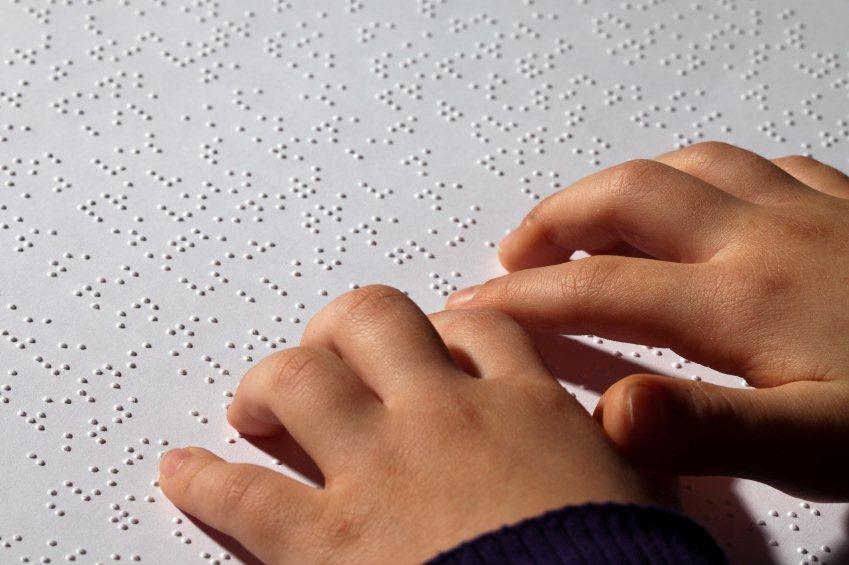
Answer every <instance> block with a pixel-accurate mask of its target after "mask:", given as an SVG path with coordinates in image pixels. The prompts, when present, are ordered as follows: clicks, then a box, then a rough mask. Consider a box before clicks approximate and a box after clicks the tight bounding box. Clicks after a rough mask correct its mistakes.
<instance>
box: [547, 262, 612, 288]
mask: <svg viewBox="0 0 849 565" xmlns="http://www.w3.org/2000/svg"><path fill="white" fill-rule="evenodd" d="M615 271H616V269H615V267H614V266H613V265H612V264H611V263H609V262H608V261H606V260H605V258H604V257H589V258H586V259H581V260H579V261H575V262H574V263H572V264H571V265H570V268H569V269H566V270H565V271H564V273H565V276H564V277H562V278H561V280H560V284H561V288H560V291H561V294H563V295H565V296H589V295H595V294H598V293H600V292H601V290H602V289H604V288H605V287H606V285H608V284H609V283H610V280H611V279H612V278H613V277H614V276H615Z"/></svg>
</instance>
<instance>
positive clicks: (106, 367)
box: [80, 363, 123, 402]
mask: <svg viewBox="0 0 849 565" xmlns="http://www.w3.org/2000/svg"><path fill="white" fill-rule="evenodd" d="M107 373H110V374H111V375H112V376H113V377H115V378H116V379H120V378H121V377H122V376H123V373H121V371H119V370H118V369H116V368H114V367H113V366H112V364H111V363H104V364H103V365H101V366H100V367H97V368H95V369H92V371H91V374H92V375H94V376H96V377H102V376H104V375H106V374H107ZM80 382H83V381H80ZM86 382H87V381H86ZM109 388H111V389H114V390H120V389H121V384H120V383H118V382H117V381H113V382H111V383H109ZM93 398H94V397H89V402H94V400H93Z"/></svg>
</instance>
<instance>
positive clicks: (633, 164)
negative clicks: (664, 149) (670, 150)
mask: <svg viewBox="0 0 849 565" xmlns="http://www.w3.org/2000/svg"><path fill="white" fill-rule="evenodd" d="M666 170H667V168H666V166H665V165H663V164H661V163H659V162H657V161H652V160H650V159H635V160H633V161H626V162H624V163H622V164H621V165H617V166H615V167H613V168H612V169H611V171H610V173H611V174H610V177H609V180H608V182H607V185H606V186H605V190H606V192H607V195H608V196H609V197H611V198H621V197H639V196H640V195H641V194H644V193H645V192H647V191H648V190H651V189H652V188H653V186H654V182H652V179H656V178H657V177H659V176H661V175H665V174H666Z"/></svg>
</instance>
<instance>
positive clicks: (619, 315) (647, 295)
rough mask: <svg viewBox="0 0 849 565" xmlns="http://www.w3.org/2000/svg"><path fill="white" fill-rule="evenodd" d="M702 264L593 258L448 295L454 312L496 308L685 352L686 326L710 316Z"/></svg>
mask: <svg viewBox="0 0 849 565" xmlns="http://www.w3.org/2000/svg"><path fill="white" fill-rule="evenodd" d="M703 267H704V265H689V264H680V263H669V262H664V261H656V260H652V259H634V258H629V257H614V256H595V257H587V258H585V259H580V260H578V261H573V262H569V263H564V264H563V265H554V266H550V267H541V268H538V269H528V270H525V271H517V272H515V273H511V274H509V275H505V276H503V277H499V278H496V279H492V280H490V281H488V282H486V283H484V284H482V285H480V286H477V287H471V288H467V289H464V290H462V291H459V292H457V293H455V294H453V295H451V296H450V297H449V301H448V303H447V307H448V308H451V309H455V308H464V309H480V308H494V309H497V310H501V311H502V312H504V313H505V314H507V315H508V316H510V317H511V318H513V319H515V320H516V321H517V322H519V324H521V325H522V326H523V327H525V328H527V329H530V330H539V331H556V332H559V333H568V334H594V335H603V336H606V337H608V338H610V339H618V340H621V341H639V342H642V343H646V342H649V343H652V344H654V345H658V346H660V345H672V344H673V337H677V340H676V341H675V346H676V347H678V348H679V350H680V351H681V353H682V354H685V355H686V354H687V352H688V351H690V350H692V349H693V348H692V347H689V344H687V343H682V342H684V341H686V339H687V336H688V335H689V333H690V331H689V330H690V328H689V322H688V321H689V320H693V319H699V315H700V314H705V312H704V309H705V308H706V304H705V302H704V299H702V297H701V294H702V293H701V292H699V287H698V284H699V280H700V278H701V277H703V276H704V275H703V274H702V273H703Z"/></svg>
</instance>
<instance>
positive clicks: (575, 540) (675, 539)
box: [430, 503, 727, 565]
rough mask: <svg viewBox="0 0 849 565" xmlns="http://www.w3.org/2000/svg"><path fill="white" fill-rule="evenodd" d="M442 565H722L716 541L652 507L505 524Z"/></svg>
mask: <svg viewBox="0 0 849 565" xmlns="http://www.w3.org/2000/svg"><path fill="white" fill-rule="evenodd" d="M430 563H433V564H439V565H443V564H444V565H449V564H450V565H455V564H456V565H482V564H489V563H511V564H512V563H522V564H524V563H528V564H531V563H534V564H536V563H545V564H548V563H551V564H566V563H569V564H572V563H581V564H596V563H598V564H607V563H609V564H617V565H618V564H620V563H670V564H673V563H674V564H691V565H702V564H714V563H718V564H724V563H727V561H726V559H725V557H724V555H723V554H722V551H721V550H720V549H719V546H718V545H717V544H716V542H715V541H714V540H713V538H712V537H711V536H710V535H709V534H708V533H707V532H706V531H705V530H704V528H702V527H701V526H699V525H698V524H696V523H695V522H694V521H693V520H691V519H690V518H687V517H686V516H684V515H682V514H679V513H677V512H673V511H671V510H666V509H663V508H657V507H652V506H639V505H636V504H614V503H607V504H583V505H581V506H567V507H565V508H561V509H560V510H553V511H551V512H547V513H545V514H543V515H541V516H537V517H536V518H530V519H528V520H525V521H523V522H520V523H518V524H516V525H514V526H505V527H503V528H501V529H499V530H496V531H494V532H490V533H487V534H484V535H482V536H480V537H478V538H475V539H473V540H471V541H468V542H465V543H463V544H461V545H459V546H457V547H455V548H454V549H451V550H449V551H447V552H445V553H442V554H440V555H438V556H436V557H435V558H433V559H432V560H431V561H430Z"/></svg>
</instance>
